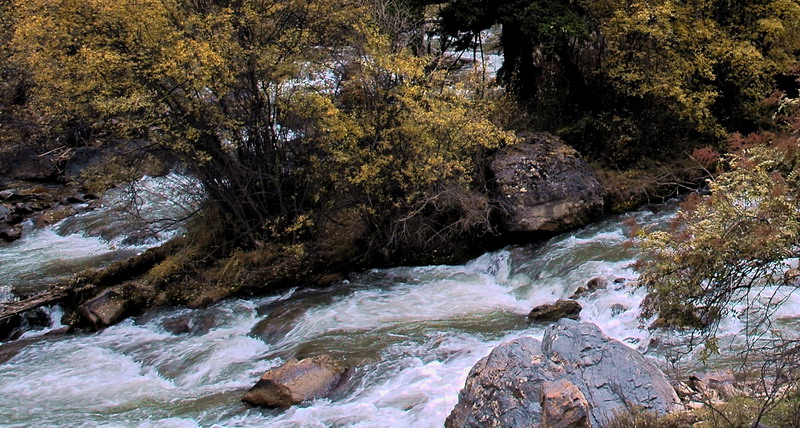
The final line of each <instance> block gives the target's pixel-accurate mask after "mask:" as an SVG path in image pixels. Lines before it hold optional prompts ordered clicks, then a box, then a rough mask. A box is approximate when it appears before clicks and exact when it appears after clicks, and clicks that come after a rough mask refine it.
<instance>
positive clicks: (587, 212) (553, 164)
mask: <svg viewBox="0 0 800 428" xmlns="http://www.w3.org/2000/svg"><path fill="white" fill-rule="evenodd" d="M525 137H526V140H525V141H524V142H523V143H521V144H518V145H515V146H511V147H507V148H503V149H501V150H500V151H498V153H497V154H496V155H495V158H494V160H493V161H492V163H491V171H492V174H493V175H494V180H495V184H496V186H497V198H498V199H499V200H500V201H501V202H502V203H503V204H504V205H505V208H506V211H507V213H508V215H507V216H506V219H505V222H504V223H505V224H504V226H505V228H506V230H508V231H509V232H560V231H564V230H568V229H571V228H575V227H579V226H582V225H585V224H587V223H588V222H589V221H591V220H592V219H593V218H594V217H596V216H597V215H599V214H600V213H602V210H603V203H604V196H605V189H604V188H603V186H602V184H601V183H600V180H599V179H598V177H597V174H595V172H594V171H593V170H592V169H591V168H590V167H589V166H588V165H587V164H586V162H584V161H583V159H581V158H580V156H579V155H578V153H577V152H576V151H575V150H574V149H572V148H571V147H569V146H567V145H566V144H565V143H564V142H563V141H561V139H559V138H558V137H556V136H554V135H551V134H547V133H531V134H527V135H525Z"/></svg>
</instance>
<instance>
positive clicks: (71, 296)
mask: <svg viewBox="0 0 800 428" xmlns="http://www.w3.org/2000/svg"><path fill="white" fill-rule="evenodd" d="M183 242H184V241H183V239H181V238H176V239H173V240H171V241H170V242H168V243H166V244H164V245H162V246H160V247H156V248H151V249H149V250H147V251H145V252H144V253H143V254H140V255H138V256H134V257H132V258H130V259H127V260H123V261H120V262H116V263H114V264H112V265H111V266H109V267H107V268H104V269H101V270H98V271H87V272H84V273H82V274H79V275H77V276H76V277H75V278H73V279H71V280H68V281H65V282H62V283H57V284H53V285H52V286H50V288H49V289H48V290H47V291H44V292H41V293H38V294H35V295H33V296H30V297H27V298H24V299H22V300H19V301H15V302H7V303H0V341H5V340H8V339H13V338H14V336H15V334H16V333H17V332H19V329H20V327H21V326H22V321H23V317H24V314H25V313H26V312H30V311H33V310H35V309H38V308H41V307H45V306H52V305H56V304H61V305H62V306H63V307H64V309H65V312H67V313H70V312H74V310H75V309H76V308H78V307H80V306H81V305H82V304H84V303H86V302H87V301H88V300H90V299H92V298H93V297H95V296H97V295H98V293H100V292H102V291H103V290H105V289H107V288H110V287H114V286H118V285H122V284H126V283H130V282H131V280H132V279H134V278H137V277H140V276H141V275H143V274H145V273H146V272H147V271H148V270H150V269H151V268H152V267H153V266H155V265H156V264H158V263H160V262H161V261H163V260H164V259H165V258H166V257H167V256H169V255H170V254H173V253H174V252H175V251H176V250H177V249H179V248H181V247H182V245H183ZM62 322H63V321H62ZM76 322H82V321H81V320H79V319H77V318H74V319H68V320H67V321H66V322H64V323H65V324H69V325H73V324H74V323H76Z"/></svg>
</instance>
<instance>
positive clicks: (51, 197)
mask: <svg viewBox="0 0 800 428" xmlns="http://www.w3.org/2000/svg"><path fill="white" fill-rule="evenodd" d="M91 199H96V197H95V196H93V195H78V194H75V192H74V191H73V190H72V189H70V188H65V187H56V186H33V185H31V184H26V183H21V182H20V183H15V184H13V185H12V187H9V188H6V189H5V190H2V191H0V242H3V241H4V242H13V241H16V240H17V239H20V238H21V237H22V231H23V227H22V222H23V221H24V220H25V219H27V218H34V224H35V225H36V227H43V226H47V225H49V224H53V223H57V222H59V221H61V220H63V219H65V218H67V217H69V216H71V215H73V214H75V213H77V212H78V211H77V209H76V208H75V207H74V205H75V204H80V203H84V202H87V201H88V200H91Z"/></svg>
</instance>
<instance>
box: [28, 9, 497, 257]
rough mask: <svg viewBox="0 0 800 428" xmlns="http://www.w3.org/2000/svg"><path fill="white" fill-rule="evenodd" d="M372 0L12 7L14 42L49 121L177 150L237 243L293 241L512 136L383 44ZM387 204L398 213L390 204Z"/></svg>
mask: <svg viewBox="0 0 800 428" xmlns="http://www.w3.org/2000/svg"><path fill="white" fill-rule="evenodd" d="M375 10H376V9H375V8H374V4H373V3H370V2H361V1H345V2H341V1H332V0H245V1H237V2H229V1H223V0H210V1H190V0H145V1H139V0H135V1H134V0H123V1H112V0H92V1H83V0H80V1H79V0H67V1H64V2H59V3H57V4H53V3H52V2H49V1H45V0H33V1H28V0H25V1H23V0H19V1H17V2H16V3H15V12H16V16H17V18H16V29H15V35H14V39H13V41H12V45H13V47H14V49H15V50H16V56H15V59H16V61H17V62H18V63H19V64H21V66H22V67H24V68H25V69H26V70H29V72H30V73H31V75H32V78H33V81H34V82H35V85H36V86H35V87H34V88H33V91H32V100H33V103H34V105H35V106H36V107H37V112H38V114H39V115H41V116H42V117H43V118H45V119H46V120H47V122H48V123H50V124H51V126H52V127H53V128H55V129H57V128H58V127H59V126H61V125H62V124H63V123H67V122H69V121H72V120H76V119H78V120H82V121H90V122H89V123H93V127H95V128H97V129H98V131H100V132H102V133H104V134H105V135H106V138H109V139H110V138H137V139H144V140H147V141H151V142H152V143H153V144H156V145H157V146H159V147H162V148H166V149H167V150H169V151H171V152H173V153H175V154H177V155H178V156H179V157H180V158H181V160H182V162H183V164H184V165H186V166H187V167H188V169H189V171H190V172H191V173H192V174H193V175H195V176H196V177H198V178H199V180H200V181H201V183H202V186H203V189H204V191H205V192H206V193H207V194H208V197H209V201H210V203H212V204H214V205H215V206H216V207H218V208H219V209H221V211H222V212H223V213H224V214H225V215H226V216H227V217H228V221H229V224H230V225H231V227H230V228H229V231H228V232H229V233H230V234H231V236H232V239H233V240H234V241H237V242H238V241H241V242H244V243H245V244H246V245H255V244H256V243H257V242H258V241H260V240H264V239H267V240H279V239H286V238H287V237H288V239H298V236H299V235H300V234H299V231H300V230H301V229H303V228H307V227H308V226H310V225H311V224H312V223H313V218H312V217H313V214H314V212H315V210H319V211H324V210H331V209H335V206H336V205H337V204H338V205H341V204H348V205H351V206H357V207H359V209H360V210H361V211H362V212H364V213H366V214H367V215H370V216H372V217H375V216H378V217H380V220H373V221H372V223H373V224H374V225H376V227H380V228H383V227H386V224H387V223H391V222H392V220H391V219H392V218H398V217H402V216H404V215H405V214H403V212H405V211H411V207H413V206H414V205H415V204H417V203H418V201H420V200H424V199H425V198H426V197H428V196H430V195H432V194H435V193H437V192H438V190H437V189H438V188H441V187H443V186H445V183H448V184H447V185H456V186H458V185H463V186H467V187H469V185H470V182H471V178H472V177H473V174H474V173H475V172H476V171H477V165H476V164H475V163H474V161H475V156H476V155H477V154H478V153H479V152H480V151H481V150H483V149H484V148H486V147H491V146H494V145H497V144H499V143H500V142H501V141H503V140H511V139H512V138H511V137H510V135H509V134H508V133H507V132H504V131H502V130H501V129H499V128H497V127H496V126H494V125H493V124H492V123H491V122H490V121H489V120H488V119H487V116H486V111H487V108H489V106H490V104H491V103H488V104H486V105H484V106H481V105H480V103H479V100H478V99H477V98H475V97H476V94H477V92H474V91H471V90H470V89H469V88H466V87H460V88H459V87H448V86H447V85H445V82H444V80H443V76H442V75H441V73H433V74H426V73H425V72H424V70H425V66H426V65H427V60H426V59H425V58H419V57H415V56H414V55H412V54H411V53H410V52H409V50H408V49H406V48H400V47H398V46H397V44H396V43H395V44H393V43H392V41H391V40H390V38H389V37H387V36H386V35H384V34H382V33H381V29H380V27H379V25H377V23H376V18H375V13H374V12H375ZM388 208H392V209H388Z"/></svg>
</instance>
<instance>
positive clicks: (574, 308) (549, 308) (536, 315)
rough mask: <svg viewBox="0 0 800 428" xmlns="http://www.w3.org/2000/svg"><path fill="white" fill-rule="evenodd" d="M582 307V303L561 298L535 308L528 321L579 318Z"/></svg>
mask: <svg viewBox="0 0 800 428" xmlns="http://www.w3.org/2000/svg"><path fill="white" fill-rule="evenodd" d="M581 309H583V307H581V304H580V303H578V302H576V301H574V300H559V301H557V302H555V303H548V304H545V305H541V306H537V307H535V308H533V309H532V310H531V312H530V313H529V314H528V321H531V322H542V321H558V320H560V319H561V318H569V319H573V320H577V319H578V318H579V317H580V314H581Z"/></svg>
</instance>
